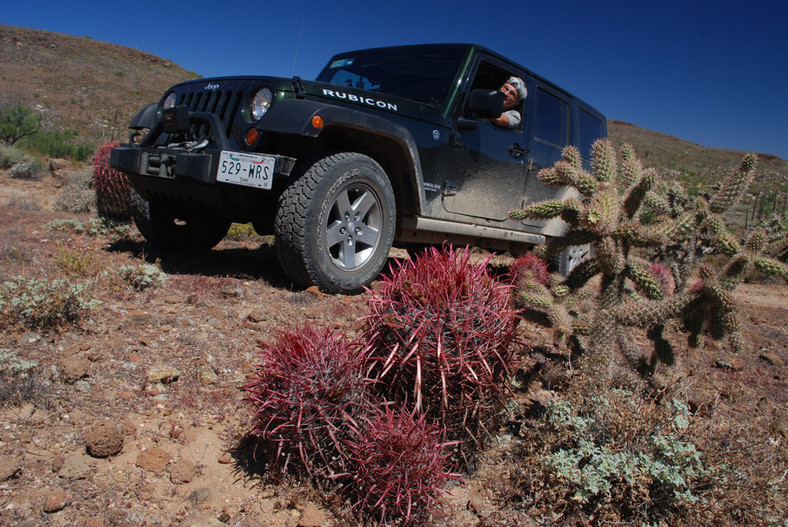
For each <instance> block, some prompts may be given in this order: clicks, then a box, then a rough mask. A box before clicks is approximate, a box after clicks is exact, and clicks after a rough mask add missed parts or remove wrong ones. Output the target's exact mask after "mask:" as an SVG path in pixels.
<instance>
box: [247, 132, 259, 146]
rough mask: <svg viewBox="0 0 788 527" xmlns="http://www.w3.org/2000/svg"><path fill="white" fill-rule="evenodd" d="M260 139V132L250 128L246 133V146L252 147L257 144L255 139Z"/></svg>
mask: <svg viewBox="0 0 788 527" xmlns="http://www.w3.org/2000/svg"><path fill="white" fill-rule="evenodd" d="M259 137H260V132H258V131H257V128H250V129H248V130H247V131H246V144H247V145H253V144H255V143H256V142H257V139H258V138H259Z"/></svg>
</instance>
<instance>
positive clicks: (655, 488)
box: [516, 386, 724, 525]
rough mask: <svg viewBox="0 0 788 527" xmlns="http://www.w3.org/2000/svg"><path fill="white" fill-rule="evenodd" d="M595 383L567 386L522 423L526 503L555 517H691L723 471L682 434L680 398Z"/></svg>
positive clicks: (633, 520) (618, 520)
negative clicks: (592, 385) (560, 397)
mask: <svg viewBox="0 0 788 527" xmlns="http://www.w3.org/2000/svg"><path fill="white" fill-rule="evenodd" d="M596 388H597V389H596V390H593V392H592V393H589V392H590V391H592V390H591V389H590V386H585V387H581V388H580V389H577V388H576V389H575V390H574V391H571V390H570V392H569V393H567V395H566V398H565V399H563V400H556V401H554V402H552V403H551V404H550V405H549V406H548V407H547V411H546V413H545V416H544V418H543V419H541V420H539V421H537V422H536V423H535V425H534V426H529V427H527V428H525V429H524V430H525V431H524V433H523V435H524V438H523V439H524V441H523V443H522V445H523V447H522V448H523V452H522V453H521V454H522V465H521V466H520V467H519V468H518V469H517V471H518V475H517V477H516V479H517V478H519V480H517V483H516V485H517V487H518V488H520V489H522V488H527V489H529V490H530V493H529V495H528V496H527V498H526V502H527V505H528V506H529V507H532V508H533V510H540V511H543V512H545V513H546V514H549V515H551V517H552V519H553V521H555V523H556V524H563V523H562V522H564V521H566V520H568V519H569V518H573V519H574V520H576V521H577V522H578V524H583V525H608V524H632V525H677V524H689V525H692V524H693V522H694V519H698V518H700V517H702V516H703V514H704V512H703V511H704V510H708V509H709V508H710V507H713V505H714V502H715V500H714V499H713V498H712V490H713V487H714V486H715V485H717V484H718V483H721V482H722V481H724V476H723V470H722V468H721V467H712V466H709V465H708V464H707V461H706V457H705V456H704V454H703V453H702V452H700V451H699V450H698V449H697V448H696V446H695V444H694V443H693V442H692V441H691V440H690V435H689V426H690V424H691V420H692V417H691V415H690V414H689V411H688V408H687V405H686V404H684V403H683V402H682V401H679V400H670V399H665V400H662V401H655V400H653V399H648V398H643V397H641V396H639V395H637V394H633V393H631V392H628V391H624V390H618V389H609V388H602V387H601V386H597V387H596ZM600 394H603V395H600Z"/></svg>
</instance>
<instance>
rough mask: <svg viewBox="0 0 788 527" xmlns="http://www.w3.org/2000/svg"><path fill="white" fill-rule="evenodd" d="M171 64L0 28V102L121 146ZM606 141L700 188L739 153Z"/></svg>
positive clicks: (168, 78)
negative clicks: (679, 174)
mask: <svg viewBox="0 0 788 527" xmlns="http://www.w3.org/2000/svg"><path fill="white" fill-rule="evenodd" d="M198 77H199V76H198V75H197V74H195V73H194V72H190V71H186V70H184V69H183V68H181V67H180V66H178V65H177V64H174V63H173V62H171V61H169V60H166V59H163V58H160V57H157V56H154V55H151V54H149V53H145V52H143V51H139V50H136V49H132V48H127V47H123V46H117V45H115V44H109V43H106V42H97V41H95V40H92V39H91V38H89V37H74V36H71V35H64V34H60V33H52V32H49V31H40V30H36V29H26V28H19V27H12V26H2V25H0V102H1V101H5V102H11V103H21V104H24V105H26V106H31V107H35V108H37V109H38V110H39V111H41V112H42V113H43V114H44V115H45V116H46V119H47V123H48V124H49V125H51V126H55V127H59V128H67V129H71V130H76V131H78V132H79V133H80V135H81V136H82V137H84V138H86V139H89V140H91V141H95V142H96V143H100V142H104V141H108V140H110V139H113V138H115V139H117V138H120V139H125V137H126V134H127V129H126V125H127V124H128V123H129V121H130V120H131V118H132V117H133V116H134V115H135V114H136V113H137V111H138V110H139V109H140V108H141V107H142V106H144V105H145V104H147V103H150V102H154V101H157V100H158V99H159V98H160V97H161V95H162V94H163V93H164V91H165V90H166V89H167V88H168V87H170V86H172V85H173V84H175V83H178V82H181V81H185V80H189V79H194V78H198ZM609 132H610V138H611V140H612V141H613V142H614V143H616V144H619V145H620V144H622V143H629V144H631V145H632V146H633V147H634V148H635V152H636V153H637V155H638V157H639V158H640V159H641V160H642V161H643V162H644V164H646V165H647V166H659V167H664V168H667V169H671V170H677V171H681V172H684V173H685V176H684V177H685V182H688V183H690V185H694V186H696V187H699V188H700V187H704V186H706V180H707V179H709V181H710V182H711V180H712V179H715V180H716V179H717V177H711V178H710V177H709V175H708V174H709V169H710V168H715V167H726V168H727V167H733V166H736V165H737V164H738V162H739V160H740V159H741V157H742V155H743V154H744V152H743V151H736V150H725V149H719V148H707V147H703V146H700V145H697V144H694V143H690V142H688V141H684V140H682V139H678V138H675V137H671V136H668V135H665V134H661V133H658V132H653V131H650V130H646V129H644V128H640V127H638V126H635V125H633V124H630V123H625V122H621V121H609ZM759 171H762V172H764V174H765V175H764V176H762V177H761V178H759V181H758V183H757V184H758V185H759V186H765V187H771V188H776V189H779V190H788V183H787V182H788V162H786V161H785V160H782V159H780V158H778V157H776V156H772V155H766V154H763V155H761V161H760V163H759Z"/></svg>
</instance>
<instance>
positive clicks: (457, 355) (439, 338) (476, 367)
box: [362, 247, 519, 464]
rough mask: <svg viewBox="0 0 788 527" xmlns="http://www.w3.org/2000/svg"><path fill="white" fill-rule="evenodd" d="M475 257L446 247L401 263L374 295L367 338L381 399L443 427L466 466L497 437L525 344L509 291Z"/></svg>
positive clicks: (365, 327)
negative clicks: (513, 366) (513, 367)
mask: <svg viewBox="0 0 788 527" xmlns="http://www.w3.org/2000/svg"><path fill="white" fill-rule="evenodd" d="M470 258H471V254H470V251H469V250H468V249H465V250H462V251H455V250H454V249H453V248H451V247H444V248H443V250H438V249H435V248H432V249H430V250H429V251H427V252H425V253H423V254H422V255H421V256H420V257H418V258H416V259H415V260H406V261H404V262H402V263H399V264H398V267H397V268H395V269H392V271H391V273H390V275H389V276H388V277H386V278H384V279H383V280H382V282H381V285H380V287H379V288H378V289H376V290H375V291H373V292H372V296H371V298H370V301H369V310H370V313H369V315H367V317H366V318H365V320H364V328H363V335H362V338H363V340H364V341H366V342H368V343H369V349H370V352H369V358H370V361H371V362H372V366H371V375H372V376H373V377H374V378H375V379H376V380H377V384H376V386H377V389H378V390H379V391H380V392H381V394H382V396H383V397H384V398H386V399H388V400H392V401H396V402H397V403H398V404H406V405H409V406H411V407H412V408H413V409H414V410H415V411H416V412H417V413H418V414H425V415H427V416H428V419H430V420H435V421H436V422H439V423H440V424H441V426H442V427H443V428H445V429H446V430H447V433H448V437H449V439H451V440H455V439H457V440H461V444H460V446H459V448H458V453H459V455H460V456H462V457H465V459H464V463H466V464H470V463H472V455H471V454H472V453H473V452H474V451H475V450H476V449H477V448H478V447H480V446H481V445H482V444H483V443H484V441H485V439H486V438H487V437H488V436H489V434H491V433H492V432H494V431H495V430H496V423H495V422H496V417H497V412H498V410H499V409H500V407H501V405H502V403H503V401H504V399H505V398H506V396H507V394H508V392H507V388H508V377H509V371H510V362H511V360H512V357H513V353H514V351H515V346H516V345H518V344H519V341H518V339H517V337H516V332H515V327H516V324H517V318H516V313H515V311H514V310H513V309H512V305H511V299H512V297H511V286H510V285H508V284H507V283H505V282H504V281H502V280H499V279H498V278H496V277H494V276H492V275H491V274H490V272H489V271H488V269H487V267H486V265H485V263H486V262H482V263H480V264H474V263H472V262H471V260H470Z"/></svg>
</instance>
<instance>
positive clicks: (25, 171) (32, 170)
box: [9, 157, 41, 179]
mask: <svg viewBox="0 0 788 527" xmlns="http://www.w3.org/2000/svg"><path fill="white" fill-rule="evenodd" d="M9 175H10V176H11V177H12V178H15V179H39V178H40V177H41V165H40V164H39V163H38V161H36V160H34V159H32V158H29V157H25V158H23V159H22V160H21V161H17V162H16V163H14V164H13V166H11V170H10V172H9Z"/></svg>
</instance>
